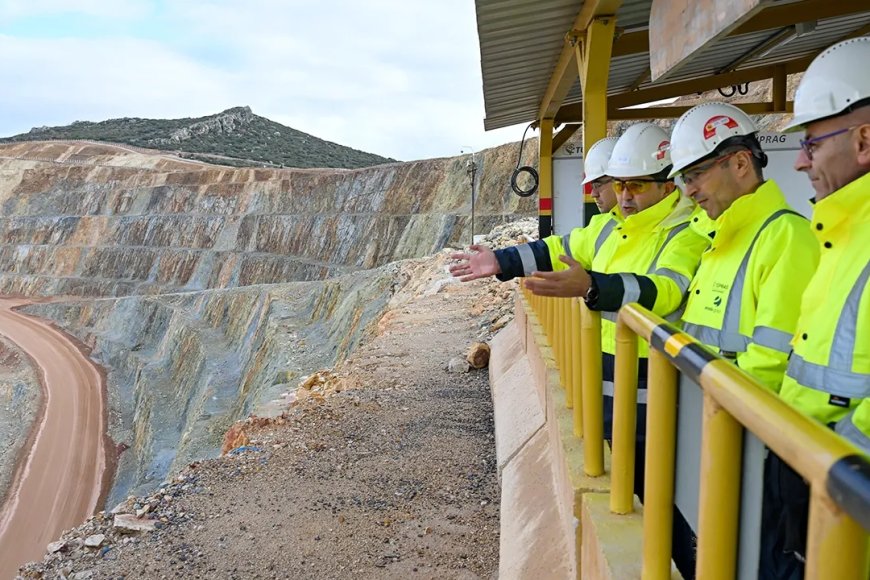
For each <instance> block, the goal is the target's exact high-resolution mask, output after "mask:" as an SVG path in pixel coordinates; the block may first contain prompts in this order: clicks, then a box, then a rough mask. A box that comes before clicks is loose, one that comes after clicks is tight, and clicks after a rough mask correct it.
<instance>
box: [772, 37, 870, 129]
mask: <svg viewBox="0 0 870 580" xmlns="http://www.w3.org/2000/svg"><path fill="white" fill-rule="evenodd" d="M868 62H870V37H867V36H862V37H860V38H852V39H850V40H844V41H843V42H838V43H837V44H835V45H834V46H832V47H830V48H828V49H827V50H826V51H825V52H823V53H821V54H820V55H819V56H817V57H816V58H815V59H813V62H812V63H810V66H809V68H807V72H805V73H804V76H803V78H802V79H801V82H800V84H798V88H797V92H796V93H795V96H794V118H793V119H792V120H791V122H790V123H789V124H788V125H787V126H786V128H785V131H797V130H798V129H802V128H804V126H805V125H806V124H807V123H812V122H813V121H818V120H820V119H824V118H826V117H832V116H834V115H839V114H840V113H844V112H846V111H847V110H848V109H849V107H851V106H852V105H854V104H855V103H856V102H858V101H862V100H864V99H870V75H868V74H867V73H866V70H867V63H868Z"/></svg>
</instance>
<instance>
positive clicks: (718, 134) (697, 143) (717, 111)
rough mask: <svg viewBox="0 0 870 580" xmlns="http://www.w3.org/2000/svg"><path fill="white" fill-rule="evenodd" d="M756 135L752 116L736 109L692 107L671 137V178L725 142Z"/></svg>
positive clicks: (717, 105) (714, 105) (724, 105)
mask: <svg viewBox="0 0 870 580" xmlns="http://www.w3.org/2000/svg"><path fill="white" fill-rule="evenodd" d="M757 131H758V127H756V126H755V123H753V122H752V119H750V118H749V115H747V114H746V113H744V112H743V111H742V110H740V109H738V108H737V107H735V106H734V105H729V104H728V103H704V104H703V105H698V106H697V107H692V108H691V109H689V110H688V111H686V112H685V113H683V116H682V117H680V118H679V119H677V122H676V123H675V124H674V130H673V132H672V133H671V159H672V160H673V162H674V168H673V170H672V171H671V176H674V175H676V174H677V173H679V172H680V171H681V170H683V169H685V168H686V167H688V166H689V165H692V164H693V163H696V162H698V161H699V160H700V159H703V158H704V157H706V156H708V155H710V154H711V153H713V152H714V151H715V150H716V147H718V146H719V144H720V143H722V142H723V141H725V140H726V139H730V138H731V137H739V136H744V135H752V134H753V133H756V132H757Z"/></svg>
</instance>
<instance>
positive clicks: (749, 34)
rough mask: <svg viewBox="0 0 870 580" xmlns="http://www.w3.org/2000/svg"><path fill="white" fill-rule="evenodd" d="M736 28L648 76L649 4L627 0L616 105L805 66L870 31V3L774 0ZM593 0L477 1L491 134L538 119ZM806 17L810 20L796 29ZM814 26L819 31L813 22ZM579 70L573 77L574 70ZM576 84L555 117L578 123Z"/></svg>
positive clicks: (615, 70) (618, 44) (620, 22)
mask: <svg viewBox="0 0 870 580" xmlns="http://www.w3.org/2000/svg"><path fill="white" fill-rule="evenodd" d="M770 1H771V3H770V4H768V5H766V7H765V8H763V9H762V10H761V11H760V12H758V13H757V14H755V15H754V16H752V17H751V18H750V19H749V20H748V21H746V22H745V23H743V24H741V25H739V26H738V27H737V28H736V29H735V30H733V31H731V32H730V34H728V35H725V36H724V37H722V38H718V39H716V40H713V41H711V42H709V43H708V44H706V45H705V46H703V47H702V48H701V49H700V50H699V51H698V52H697V54H695V55H694V58H693V59H692V60H691V61H690V62H689V63H687V64H686V65H685V66H683V67H681V68H679V69H678V70H675V71H674V73H673V74H669V75H667V78H666V80H661V81H656V82H653V81H651V80H650V78H649V77H650V74H649V69H650V55H649V38H648V27H649V24H650V7H651V5H652V0H624V1H623V2H622V3H621V5H620V7H619V9H618V11H617V13H616V26H617V34H616V37H615V40H614V43H613V58H612V61H611V66H610V73H609V82H608V96H609V102H610V106H611V107H613V108H618V107H626V106H630V105H636V104H640V103H645V102H650V101H654V100H659V99H664V98H668V97H678V96H683V95H687V94H692V93H695V92H701V91H705V90H711V89H715V88H719V87H728V86H731V85H732V84H743V83H745V82H749V81H753V80H760V79H767V78H771V77H772V76H773V70H774V67H777V66H778V67H779V69H777V70H779V71H780V72H781V73H783V74H785V73H794V72H800V71H803V70H805V68H806V67H807V66H808V65H809V62H810V61H811V60H812V58H813V57H814V56H815V55H816V54H818V52H820V51H821V50H824V49H825V48H827V47H828V46H830V45H831V44H833V43H835V42H837V41H839V40H842V39H844V38H849V37H853V36H861V35H865V34H870V3H868V1H867V0H801V1H794V0H792V1H789V0H770ZM590 2H593V0H534V1H531V0H475V5H476V10H477V29H478V35H479V40H480V57H481V58H480V60H481V70H482V74H483V95H484V106H485V110H486V119H485V120H484V127H485V128H486V129H487V130H490V129H497V128H499V127H506V126H509V125H514V124H518V123H528V122H531V121H536V120H538V116H539V112H540V109H541V103H542V100H543V99H544V96H545V93H546V91H547V88H548V85H549V83H550V79H551V77H552V76H553V75H554V72H555V70H556V67H557V62H558V60H559V57H560V53H561V51H562V48H563V46H564V45H565V43H566V37H567V35H568V33H569V32H570V31H571V29H572V26H573V25H574V22H575V18H576V17H577V15H578V13H579V12H580V11H581V9H583V8H584V4H586V3H590ZM799 23H809V26H799V27H798V29H797V30H796V29H795V25H796V24H799ZM813 25H814V27H813ZM574 68H575V70H573V71H569V74H573V75H574V77H576V76H577V72H576V65H574ZM580 102H581V91H580V85H579V80H575V81H574V84H573V86H572V88H571V89H570V91H569V92H568V95H567V97H566V98H565V99H564V101H563V102H562V104H561V108H560V109H559V112H558V114H557V115H556V121H557V122H579V121H580V120H581V117H580V106H579V103H580Z"/></svg>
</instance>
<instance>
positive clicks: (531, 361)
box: [489, 294, 679, 580]
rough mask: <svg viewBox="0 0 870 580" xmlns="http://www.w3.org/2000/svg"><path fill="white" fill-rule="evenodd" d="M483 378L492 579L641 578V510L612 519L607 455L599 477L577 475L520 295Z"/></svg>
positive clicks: (542, 349) (549, 363)
mask: <svg viewBox="0 0 870 580" xmlns="http://www.w3.org/2000/svg"><path fill="white" fill-rule="evenodd" d="M489 377H490V385H491V388H492V398H493V403H494V409H495V435H496V437H495V441H496V455H497V459H498V470H499V479H500V482H501V536H500V537H501V539H500V547H499V551H500V563H499V578H502V579H509V580H514V579H529V580H531V579H534V580H542V579H550V578H552V579H560V580H561V579H566V580H567V579H570V580H574V579H576V578H584V579H586V578H591V579H598V578H601V579H613V580H616V579H619V580H622V579H630V578H640V576H641V553H642V552H641V550H642V537H643V536H642V517H641V506H640V505H639V504H637V505H636V513H634V514H631V515H627V516H618V515H614V514H611V513H610V509H609V501H610V496H609V492H610V476H609V472H610V455H609V453H608V450H607V448H606V447H605V469H606V474H605V475H603V476H601V477H595V478H592V477H588V476H586V475H585V474H584V472H583V449H582V441H581V440H580V439H579V438H578V437H576V436H575V435H574V433H573V423H572V416H571V410H570V409H568V408H567V407H566V405H565V392H564V390H563V389H562V387H561V385H560V384H559V376H558V372H557V370H556V365H555V361H554V359H553V353H552V350H551V349H550V347H549V346H548V344H547V341H546V338H545V336H544V331H543V328H542V327H541V325H540V323H539V322H538V319H537V317H536V316H535V314H534V312H532V310H531V308H529V306H528V304H527V303H526V301H525V300H524V298H523V297H522V295H521V294H518V296H517V302H516V317H515V319H514V321H513V322H512V323H511V324H509V325H508V326H507V327H505V328H504V329H503V330H502V331H501V332H500V333H499V334H498V335H496V336H495V338H494V339H493V341H492V358H491V360H490V367H489ZM678 577H679V576H678V575H677V574H676V573H675V574H674V578H678Z"/></svg>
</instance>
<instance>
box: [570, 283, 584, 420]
mask: <svg viewBox="0 0 870 580" xmlns="http://www.w3.org/2000/svg"><path fill="white" fill-rule="evenodd" d="M571 334H572V335H573V336H574V341H573V342H572V343H571V359H572V360H573V361H574V364H573V365H572V367H571V389H572V390H573V392H574V409H573V411H574V412H573V417H574V435H576V436H577V437H583V375H582V372H583V362H582V359H581V357H582V356H583V355H582V344H583V343H582V338H581V337H580V301H579V300H577V299H576V298H572V299H571Z"/></svg>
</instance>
